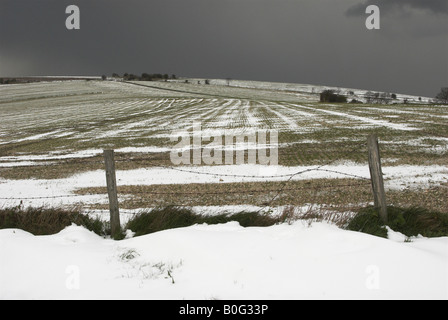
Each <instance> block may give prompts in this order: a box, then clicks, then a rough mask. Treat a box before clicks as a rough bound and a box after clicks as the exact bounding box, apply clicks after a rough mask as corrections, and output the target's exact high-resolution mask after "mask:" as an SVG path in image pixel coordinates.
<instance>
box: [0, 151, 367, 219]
mask: <svg viewBox="0 0 448 320" xmlns="http://www.w3.org/2000/svg"><path fill="white" fill-rule="evenodd" d="M366 146H367V143H359V144H357V145H356V146H354V147H353V148H352V149H351V150H349V151H348V152H347V153H346V155H347V156H348V155H350V154H352V153H359V152H364V151H365V148H366ZM166 160H167V159H165V158H159V157H156V158H148V157H127V158H117V159H116V160H114V161H115V162H116V163H117V164H118V165H120V164H121V163H131V162H132V163H136V164H137V166H138V167H140V168H141V167H146V168H160V169H164V170H173V171H176V172H182V173H188V174H191V175H193V176H204V175H205V176H210V177H213V178H219V179H220V180H221V178H235V179H241V182H242V183H255V184H257V183H258V182H266V183H267V184H268V185H267V186H264V185H262V186H261V187H260V186H256V187H252V186H250V187H247V186H242V187H241V185H240V184H239V183H237V182H235V183H230V184H227V183H222V184H219V185H220V190H213V191H209V190H198V191H194V190H193V191H191V190H189V191H185V190H184V189H182V190H178V191H176V190H174V191H171V190H168V191H163V190H162V191H160V190H151V189H150V190H132V188H130V187H129V186H120V185H118V186H116V193H117V194H118V195H119V196H120V197H119V199H120V204H126V207H132V206H134V205H136V204H137V205H140V206H141V207H142V206H143V207H156V206H176V207H192V206H195V205H196V206H198V205H201V202H202V203H206V201H203V200H202V199H203V198H204V197H224V198H225V199H224V200H221V201H218V203H220V204H222V203H224V204H222V205H225V202H226V199H227V200H228V198H229V197H233V198H235V197H236V198H246V199H247V198H253V197H255V196H258V199H259V203H258V205H257V206H258V207H259V209H258V211H257V213H261V212H263V211H266V210H267V209H269V208H271V207H273V206H275V205H276V203H284V202H285V201H283V202H281V201H279V200H281V199H285V198H288V196H289V197H290V198H291V197H294V193H297V192H308V194H307V195H308V198H309V199H308V200H309V201H308V203H311V202H312V201H313V199H312V198H313V196H312V194H313V193H319V192H324V191H325V190H329V191H331V190H333V191H334V190H340V189H341V188H366V189H367V188H369V187H370V186H371V185H372V183H371V178H366V177H364V176H360V175H356V174H353V173H347V172H342V171H338V170H334V169H332V168H328V167H329V166H331V165H332V164H334V163H335V162H336V161H340V160H341V159H332V160H328V161H325V162H324V163H322V164H319V165H315V166H311V167H308V168H305V169H301V170H298V171H296V172H293V173H290V174H278V175H266V174H257V175H250V174H232V173H222V172H214V171H213V168H214V166H211V167H207V169H208V171H201V170H199V167H191V168H190V167H185V166H183V167H180V166H175V165H166V164H163V163H156V162H157V161H166ZM47 161H49V162H51V161H54V159H49V160H47ZM57 163H58V164H73V163H76V164H79V165H88V164H89V165H93V164H95V165H99V164H101V165H104V163H105V162H104V160H98V159H89V158H87V159H86V158H82V159H63V160H61V161H58V162H57ZM50 165H51V164H50ZM21 167H33V168H35V166H33V165H30V166H28V165H26V166H21ZM216 167H218V166H216ZM203 168H204V167H201V169H203ZM311 172H327V173H331V174H336V175H339V176H343V177H346V178H347V179H350V180H349V181H347V180H343V181H341V183H334V181H332V182H331V183H329V184H317V185H312V184H310V185H294V184H293V183H292V182H293V181H295V180H298V179H296V178H298V177H299V176H300V175H303V174H305V173H311ZM245 179H246V180H245ZM269 179H271V180H269ZM272 179H274V180H272ZM223 185H227V186H231V187H230V188H226V187H222V186H223ZM145 187H148V186H140V189H145ZM158 187H159V185H158ZM134 189H135V188H134ZM102 190H104V187H102V188H101V190H98V191H95V192H94V193H92V192H90V193H89V192H88V193H82V194H81V193H80V194H78V193H77V194H66V195H54V196H50V195H49V196H32V197H1V196H0V200H2V201H20V203H22V201H32V200H51V199H64V198H67V199H68V198H79V199H80V200H81V199H82V198H85V197H86V196H92V195H101V196H104V197H106V195H107V194H108V192H107V191H103V192H102ZM167 197H169V200H167V199H166V198H167ZM172 199H175V201H173V200H172ZM286 202H288V201H287V200H286ZM145 204H146V205H145ZM117 206H118V204H117ZM116 212H119V209H118V207H117V208H116ZM123 213H124V214H133V213H129V212H123ZM123 213H121V214H123ZM134 214H135V213H134Z"/></svg>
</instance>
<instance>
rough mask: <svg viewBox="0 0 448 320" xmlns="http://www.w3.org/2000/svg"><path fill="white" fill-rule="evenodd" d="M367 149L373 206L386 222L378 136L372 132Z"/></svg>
mask: <svg viewBox="0 0 448 320" xmlns="http://www.w3.org/2000/svg"><path fill="white" fill-rule="evenodd" d="M367 148H368V149H369V170H370V177H371V181H372V192H373V200H374V205H375V208H377V209H379V213H380V217H381V219H382V220H383V222H384V223H387V204H386V193H385V191H384V182H383V172H382V170H381V158H380V148H379V145H378V137H377V136H376V135H375V134H372V135H370V136H369V137H368V139H367Z"/></svg>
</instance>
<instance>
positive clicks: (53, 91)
mask: <svg viewBox="0 0 448 320" xmlns="http://www.w3.org/2000/svg"><path fill="white" fill-rule="evenodd" d="M213 83H216V84H219V82H217V81H216V82H213V81H212V85H205V84H197V83H196V81H191V83H188V84H187V83H179V82H178V83H170V82H136V83H121V82H111V81H62V82H48V83H44V82H42V83H31V84H20V85H3V86H0V115H1V126H0V192H1V193H2V194H0V198H3V200H0V206H1V205H4V206H5V205H11V204H14V203H17V202H18V199H20V198H23V199H24V201H25V203H28V204H32V205H36V204H42V203H44V204H49V205H56V204H58V205H59V204H61V203H62V204H73V203H78V204H81V205H83V206H86V207H90V208H105V203H106V202H105V201H106V200H105V197H104V195H102V194H104V191H105V189H104V184H105V182H104V181H102V179H101V178H99V180H100V181H97V180H95V179H93V180H92V181H93V182H92V181H91V182H90V184H88V183H81V184H80V185H79V186H76V184H74V183H72V184H71V185H70V186H71V188H69V187H66V189H64V188H65V187H61V186H65V184H66V183H67V179H75V178H74V177H76V176H74V175H79V177H80V178H79V179H81V177H83V175H84V176H86V175H88V174H89V173H92V172H96V171H97V170H102V169H103V164H102V149H105V148H113V149H115V150H116V151H117V152H118V154H117V160H118V162H117V169H118V170H119V171H126V172H128V173H129V174H131V175H132V173H135V172H144V171H142V170H144V169H147V170H148V172H147V174H148V179H147V180H148V181H150V180H151V174H152V173H153V171H154V170H156V169H157V170H164V171H163V172H164V173H166V176H165V178H160V179H161V180H157V179H156V180H154V181H153V182H148V181H143V182H142V181H141V179H140V180H138V179H137V180H135V182H133V181H126V183H125V185H123V186H122V191H121V192H122V193H123V194H122V195H121V198H122V201H121V204H122V206H123V207H124V208H141V207H147V206H154V205H159V204H171V203H180V204H183V205H192V206H200V205H210V206H215V205H217V206H224V205H244V204H250V205H256V206H263V205H266V204H268V205H272V206H276V205H287V204H292V205H297V206H300V205H305V204H309V203H315V204H317V205H325V206H335V207H342V208H344V210H345V209H346V208H349V207H353V206H356V205H360V204H365V203H368V202H370V201H371V199H370V195H369V185H368V183H367V184H362V183H363V182H365V181H363V180H362V179H360V177H368V172H367V173H366V172H365V170H364V169H360V168H364V167H366V166H367V151H366V148H365V145H364V144H365V141H366V138H367V136H368V135H369V134H370V133H372V132H375V133H377V134H378V136H379V138H380V144H381V155H382V158H383V166H385V170H384V171H387V169H386V168H389V171H390V172H393V173H391V175H390V176H389V177H388V176H387V175H386V176H385V179H386V186H387V187H389V189H390V192H389V199H390V201H392V202H394V203H397V204H405V205H423V206H427V207H431V208H435V209H438V210H442V211H446V212H448V207H447V204H446V199H447V198H448V191H447V187H448V180H447V178H446V177H447V176H448V171H447V165H448V125H447V123H448V108H447V106H441V105H429V104H421V105H419V104H395V105H377V104H322V103H319V102H318V95H317V94H316V93H313V91H314V90H316V92H317V90H318V88H314V87H313V88H311V87H310V86H306V85H304V86H302V87H300V88H301V91H300V92H299V91H294V87H282V86H279V85H278V84H277V85H276V84H272V86H271V87H269V85H268V84H266V83H263V85H260V86H259V87H256V85H253V84H251V85H252V87H251V88H249V87H245V88H244V87H241V86H240V87H233V86H227V85H225V83H223V84H221V85H213ZM246 86H249V85H246ZM193 121H200V122H201V124H202V130H203V131H204V132H206V133H208V134H210V135H222V134H224V133H225V132H227V133H229V132H230V133H235V134H238V133H245V132H249V131H251V130H258V129H275V130H277V131H278V132H279V165H280V167H278V168H271V169H273V171H272V170H271V171H272V172H274V174H273V176H275V174H276V173H277V172H280V171H281V170H283V169H282V168H283V167H289V168H292V169H294V168H297V171H299V170H300V168H304V167H307V166H324V165H325V166H326V167H322V169H325V168H327V171H328V172H326V173H327V174H328V176H323V177H321V176H319V179H323V180H316V179H315V178H314V177H313V176H307V177H306V179H304V178H303V177H301V178H300V179H298V178H299V176H297V177H296V176H294V177H293V179H290V180H291V181H287V180H288V178H283V179H280V178H279V179H276V180H277V181H269V179H258V180H257V179H256V181H253V180H250V179H249V180H250V181H248V179H245V178H246V177H241V179H238V180H237V181H233V180H232V181H227V180H226V178H228V176H223V177H221V178H220V179H217V176H218V175H215V176H210V180H209V181H204V180H203V179H197V178H195V177H193V176H192V177H189V178H185V179H186V180H182V179H184V178H182V177H181V176H179V174H180V173H179V172H177V176H178V178H179V179H178V180H176V172H175V171H174V172H173V170H172V169H170V168H168V167H169V166H172V164H171V163H170V160H169V152H170V151H171V149H172V148H173V146H174V145H175V144H176V142H172V141H170V137H171V135H172V133H173V132H179V131H191V128H192V122H193ZM200 167H201V170H203V168H202V167H203V166H200ZM187 168H190V169H191V168H193V169H197V168H195V167H187ZM393 168H395V169H393ZM209 169H210V172H214V171H213V170H216V168H213V167H210V168H209ZM240 169H241V168H238V167H237V166H229V167H228V171H226V172H227V174H228V175H231V174H232V172H236V175H238V174H239V175H242V173H241V170H240ZM330 169H331V170H330ZM138 170H140V171H138ZM232 170H233V171H232ZM248 170H250V169H248ZM260 170H261V169H260ZM260 170H259V171H260ZM263 170H264V171H263ZM266 170H268V169H266V168H262V170H261V171H260V172H268V171H269V170H268V171H266ZM341 170H342V171H344V172H345V173H346V175H338V174H335V173H334V172H333V173H331V172H330V171H339V172H340V171H341ZM360 170H361V171H360ZM363 170H364V171H363ZM394 170H395V171H394ZM184 173H185V172H184ZM243 173H244V172H243ZM402 173H403V174H404V177H405V178H403V174H402ZM410 173H412V174H410ZM123 174H124V173H123ZM350 174H351V175H352V176H350ZM406 174H409V175H406ZM260 175H261V176H263V174H260ZM264 175H266V174H264ZM400 175H401V178H400ZM140 178H141V176H140ZM296 178H297V179H296ZM64 179H65V180H64ZM163 179H168V181H171V184H170V183H168V184H167V183H165V182H164V181H163ZM124 180H126V179H125V178H123V181H124ZM299 180H300V181H299ZM89 181H90V180H89ZM197 181H200V183H196V182H197ZM397 181H398V182H397ZM367 182H368V181H367ZM123 183H124V182H123ZM119 184H120V181H119ZM332 184H334V186H335V187H334V188H331V185H332ZM341 185H342V186H341ZM58 186H59V187H58ZM308 187H309V188H308ZM40 188H41V189H44V190H37V189H40ZM271 189H272V190H275V191H272V192H271V191H269V190H271ZM173 190H175V191H176V192H177V194H174V193H175V192H173ZM191 190H195V193H197V194H198V195H199V196H196V194H193V192H191ZM244 190H255V191H257V192H254V193H253V195H251V193H244V192H243V191H244ZM259 190H266V192H265V193H261V192H258V191H259ZM280 190H281V192H280ZM285 190H287V191H285ZM294 190H295V191H294ZM329 190H331V192H330V191H329ZM187 191H188V192H187ZM230 191H231V192H230ZM240 191H241V192H240ZM189 192H190V193H189ZM157 193H159V194H158V195H157ZM182 193H183V194H182ZM207 193H208V194H207ZM243 193H244V194H243ZM181 194H182V195H181ZM64 195H73V196H74V197H73V198H72V199H71V198H69V197H67V198H64V197H62V196H64ZM84 195H85V197H84ZM100 195H102V196H100ZM51 196H55V197H57V196H61V198H57V201H56V200H54V199H51V198H47V197H51ZM31 198H33V199H31ZM37 198H42V199H37ZM273 198H275V201H271V200H273ZM6 199H10V200H6ZM37 200H39V201H37ZM2 201H3V203H2Z"/></svg>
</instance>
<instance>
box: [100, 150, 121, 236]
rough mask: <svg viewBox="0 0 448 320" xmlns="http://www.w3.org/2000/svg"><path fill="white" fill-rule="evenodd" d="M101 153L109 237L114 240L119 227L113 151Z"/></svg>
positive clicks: (119, 229)
mask: <svg viewBox="0 0 448 320" xmlns="http://www.w3.org/2000/svg"><path fill="white" fill-rule="evenodd" d="M103 153H104V162H105V165H106V182H107V193H108V195H109V211H110V227H111V235H112V238H115V237H116V236H118V235H119V233H120V231H121V226H120V212H119V209H118V197H117V178H116V176H115V161H114V150H104V151H103Z"/></svg>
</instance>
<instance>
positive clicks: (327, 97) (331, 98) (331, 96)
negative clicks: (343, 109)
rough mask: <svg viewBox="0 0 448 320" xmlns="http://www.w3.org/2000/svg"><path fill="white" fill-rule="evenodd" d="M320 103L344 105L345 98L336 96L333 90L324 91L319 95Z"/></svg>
mask: <svg viewBox="0 0 448 320" xmlns="http://www.w3.org/2000/svg"><path fill="white" fill-rule="evenodd" d="M320 102H336V103H346V102H347V97H345V96H343V95H340V94H337V93H335V92H334V91H333V90H324V91H322V92H321V94H320Z"/></svg>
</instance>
